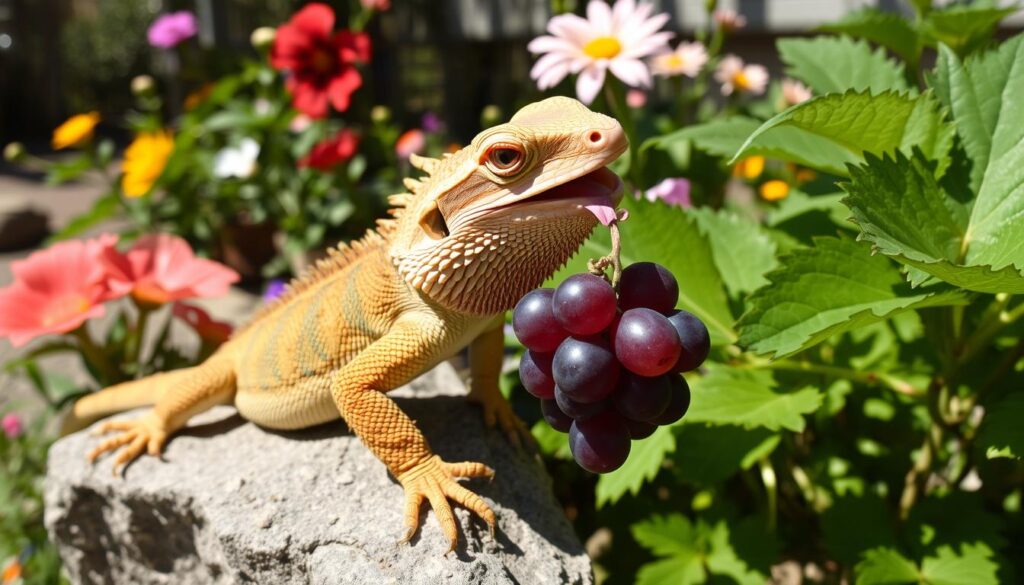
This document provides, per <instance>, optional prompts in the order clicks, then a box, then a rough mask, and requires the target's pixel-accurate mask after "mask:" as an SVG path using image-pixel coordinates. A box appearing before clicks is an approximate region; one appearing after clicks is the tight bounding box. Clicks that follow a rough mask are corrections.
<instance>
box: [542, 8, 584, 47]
mask: <svg viewBox="0 0 1024 585" xmlns="http://www.w3.org/2000/svg"><path fill="white" fill-rule="evenodd" d="M548 32H550V33H551V34H553V35H555V36H556V37H562V38H564V39H566V40H568V41H569V42H571V43H573V44H575V45H576V46H578V47H582V46H583V45H585V44H587V41H588V40H590V39H591V38H593V37H594V31H593V29H592V28H591V26H590V23H589V22H587V20H586V19H584V18H582V17H580V16H578V15H575V14H560V15H558V16H555V17H554V18H552V19H551V20H550V21H548Z"/></svg>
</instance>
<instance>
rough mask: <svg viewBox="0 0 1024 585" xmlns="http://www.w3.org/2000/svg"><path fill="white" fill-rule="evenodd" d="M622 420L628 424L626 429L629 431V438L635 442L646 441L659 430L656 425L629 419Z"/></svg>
mask: <svg viewBox="0 0 1024 585" xmlns="http://www.w3.org/2000/svg"><path fill="white" fill-rule="evenodd" d="M622 420H623V422H625V423H626V428H628V429H629V438H630V439H633V440H634V441H639V440H641V439H646V438H647V437H650V436H651V435H653V434H654V431H656V430H658V425H656V424H654V423H649V422H643V421H638V420H629V419H628V418H624V419H622Z"/></svg>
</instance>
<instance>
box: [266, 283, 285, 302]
mask: <svg viewBox="0 0 1024 585" xmlns="http://www.w3.org/2000/svg"><path fill="white" fill-rule="evenodd" d="M286 290H288V283H286V282H285V281H283V280H281V279H279V278H275V279H274V280H271V281H270V282H268V283H267V288H266V290H264V291H263V302H264V303H269V302H270V301H272V300H274V299H276V298H277V297H279V296H281V295H283V294H284V291H286Z"/></svg>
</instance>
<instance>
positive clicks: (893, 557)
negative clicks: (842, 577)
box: [856, 547, 920, 585]
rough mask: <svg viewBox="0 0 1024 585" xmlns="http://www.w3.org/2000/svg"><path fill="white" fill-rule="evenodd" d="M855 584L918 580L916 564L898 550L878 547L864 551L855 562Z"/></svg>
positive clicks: (898, 582) (886, 583) (895, 584)
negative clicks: (862, 555)
mask: <svg viewBox="0 0 1024 585" xmlns="http://www.w3.org/2000/svg"><path fill="white" fill-rule="evenodd" d="M856 574H857V580H856V584H857V585H898V584H901V583H918V582H919V581H920V578H919V574H918V571H917V565H915V564H914V563H912V562H911V561H909V560H907V559H906V558H905V557H904V556H903V555H901V554H900V553H899V552H897V551H895V550H893V549H891V548H884V547H879V548H876V549H872V550H869V551H868V552H866V553H864V560H863V561H861V562H859V563H857V568H856Z"/></svg>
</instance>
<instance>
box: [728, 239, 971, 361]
mask: <svg viewBox="0 0 1024 585" xmlns="http://www.w3.org/2000/svg"><path fill="white" fill-rule="evenodd" d="M780 260H781V262H782V266H781V268H779V269H778V270H775V271H773V272H770V273H769V274H768V275H767V277H768V280H769V281H770V282H771V284H769V285H767V286H765V287H763V288H761V289H759V290H758V291H757V292H755V293H754V294H753V295H751V296H750V298H749V299H748V302H747V305H748V307H750V309H749V310H748V312H747V313H746V314H745V315H744V316H743V317H741V318H740V321H739V323H738V326H739V329H740V340H739V342H740V344H741V345H743V346H744V347H747V348H749V349H750V350H751V351H754V352H756V353H769V354H772V355H773V356H774V357H783V356H786V355H790V354H793V353H796V352H798V351H801V350H803V349H806V348H808V347H810V346H812V345H815V344H817V343H819V342H821V341H824V340H825V339H827V338H829V337H831V336H832V335H835V334H837V333H841V332H843V331H849V330H851V329H856V328H857V327H862V326H864V325H868V324H871V323H875V322H878V321H881V320H884V319H887V318H889V317H891V316H893V315H896V314H898V313H901V312H903V311H907V310H910V309H920V308H925V307H935V306H944V305H962V304H965V303H966V302H967V300H966V297H965V295H964V294H962V293H960V292H957V291H950V290H948V288H947V287H944V286H942V287H927V288H919V289H917V290H911V289H910V287H909V285H908V284H907V283H906V282H904V280H903V277H902V276H901V275H900V272H899V271H898V270H897V269H896V267H895V266H893V264H892V263H891V262H890V261H889V260H888V259H887V258H885V257H884V256H872V255H871V254H869V251H868V250H867V248H866V247H865V246H862V245H859V244H857V243H855V242H853V241H850V240H846V239H838V238H817V239H815V246H814V247H813V248H807V249H797V250H794V251H793V252H792V253H791V254H790V255H789V256H784V257H783V258H781V259H780Z"/></svg>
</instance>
